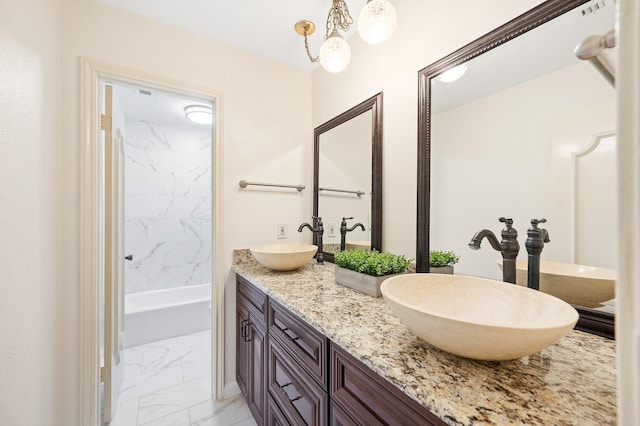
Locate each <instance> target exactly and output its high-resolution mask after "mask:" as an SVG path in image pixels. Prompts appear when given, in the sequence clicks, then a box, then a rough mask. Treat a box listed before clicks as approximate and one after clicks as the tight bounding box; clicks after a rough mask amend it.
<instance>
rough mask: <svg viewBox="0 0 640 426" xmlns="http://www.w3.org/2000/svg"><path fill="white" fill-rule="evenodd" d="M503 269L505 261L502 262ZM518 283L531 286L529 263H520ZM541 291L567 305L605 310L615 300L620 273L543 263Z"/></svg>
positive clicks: (569, 264) (517, 265)
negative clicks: (604, 306) (528, 270)
mask: <svg viewBox="0 0 640 426" xmlns="http://www.w3.org/2000/svg"><path fill="white" fill-rule="evenodd" d="M498 267H499V268H500V269H502V261H498ZM516 282H517V283H518V285H521V286H525V287H526V286H527V261H526V260H517V261H516ZM540 291H542V292H544V293H548V294H551V295H553V296H555V297H557V298H559V299H562V300H564V301H565V302H567V303H571V304H573V305H579V306H586V307H588V308H602V307H603V305H606V304H607V303H610V301H611V300H612V299H613V298H614V297H615V291H616V271H614V270H613V269H605V268H596V267H594V266H586V265H576V264H572V263H563V262H548V261H541V262H540Z"/></svg>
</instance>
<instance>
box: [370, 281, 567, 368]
mask: <svg viewBox="0 0 640 426" xmlns="http://www.w3.org/2000/svg"><path fill="white" fill-rule="evenodd" d="M380 290H381V292H382V295H383V297H384V299H385V301H386V302H387V304H388V305H389V307H390V308H391V310H392V311H393V312H394V313H395V314H396V315H397V316H398V317H399V318H400V320H401V321H402V322H403V323H404V324H405V325H406V326H407V327H408V328H409V330H411V331H412V332H413V333H414V334H416V335H417V336H418V337H420V338H422V339H423V340H425V341H426V342H427V343H430V344H432V345H434V346H436V347H438V348H440V349H442V350H444V351H447V352H450V353H453V354H456V355H460V356H463V357H466V358H472V359H479V360H489V361H503V360H509V359H516V358H520V357H522V356H525V355H529V354H532V353H535V352H538V351H540V350H542V349H544V348H546V347H547V346H549V345H552V344H553V343H555V342H557V341H558V340H560V339H561V338H562V337H564V336H565V335H566V334H567V333H568V332H569V331H570V330H571V329H572V328H573V326H574V325H575V324H576V322H577V321H578V312H577V311H576V310H575V309H574V308H573V307H572V306H571V305H569V304H568V303H566V302H564V301H562V300H560V299H558V298H556V297H554V296H551V295H548V294H545V293H542V292H539V291H535V290H531V289H529V288H525V287H521V286H517V285H513V284H509V283H504V282H501V281H494V280H489V279H484V278H477V277H470V276H461V275H448V274H447V275H445V274H408V275H399V276H397V277H393V278H389V279H387V280H385V281H384V282H383V283H382V285H381V287H380Z"/></svg>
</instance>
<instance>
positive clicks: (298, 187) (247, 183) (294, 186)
mask: <svg viewBox="0 0 640 426" xmlns="http://www.w3.org/2000/svg"><path fill="white" fill-rule="evenodd" d="M239 185H240V188H246V187H247V186H249V185H254V186H274V187H276V188H295V189H297V190H298V192H302V190H303V189H304V188H305V186H304V185H281V184H278V183H257V182H247V181H246V180H241V181H240V182H239Z"/></svg>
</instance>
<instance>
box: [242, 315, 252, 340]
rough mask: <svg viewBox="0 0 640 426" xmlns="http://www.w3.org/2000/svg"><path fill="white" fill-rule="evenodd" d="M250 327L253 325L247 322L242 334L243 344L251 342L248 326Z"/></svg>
mask: <svg viewBox="0 0 640 426" xmlns="http://www.w3.org/2000/svg"><path fill="white" fill-rule="evenodd" d="M252 325H253V323H252V322H251V321H249V320H247V324H246V325H245V327H246V331H245V333H244V341H245V342H250V341H252V340H253V336H252V333H251V328H250V326H252Z"/></svg>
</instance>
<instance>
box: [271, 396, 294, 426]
mask: <svg viewBox="0 0 640 426" xmlns="http://www.w3.org/2000/svg"><path fill="white" fill-rule="evenodd" d="M264 418H265V425H266V426H290V425H291V423H289V421H288V420H287V418H286V417H285V415H284V413H283V412H282V410H280V407H278V404H276V402H275V401H274V400H273V398H272V397H271V396H269V397H268V398H267V414H266V415H265V417H264Z"/></svg>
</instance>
